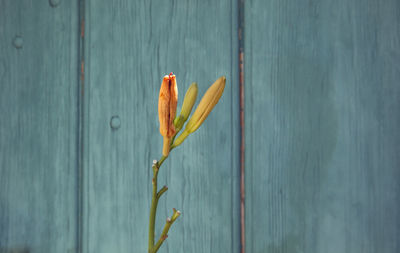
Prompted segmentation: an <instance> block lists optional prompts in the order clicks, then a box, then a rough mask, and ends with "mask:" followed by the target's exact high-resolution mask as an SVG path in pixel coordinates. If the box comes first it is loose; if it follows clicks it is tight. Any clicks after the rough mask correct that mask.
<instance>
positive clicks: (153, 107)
mask: <svg viewBox="0 0 400 253" xmlns="http://www.w3.org/2000/svg"><path fill="white" fill-rule="evenodd" d="M85 9H86V13H85V15H86V20H85V24H86V28H85V30H86V34H85V58H86V60H85V72H86V73H85V97H84V100H85V122H84V125H85V139H84V153H85V154H84V158H85V161H84V193H83V194H84V195H83V202H84V207H83V210H84V212H83V215H84V216H83V217H84V226H83V236H84V237H83V250H84V252H96V253H101V252H115V253H119V252H121V253H122V252H124V253H125V252H147V240H148V237H147V236H148V219H149V208H150V197H151V196H150V195H151V162H152V160H153V159H158V158H160V156H161V148H162V137H161V135H160V133H159V124H158V113H157V100H158V92H159V88H160V85H161V80H162V77H163V76H164V75H165V74H168V73H169V72H171V71H173V72H174V73H175V74H176V76H177V82H178V86H179V94H180V95H179V97H180V102H179V103H178V107H179V106H181V102H182V99H183V96H184V94H185V91H186V89H187V88H188V87H189V85H190V84H191V82H193V81H196V82H198V85H199V95H202V94H204V92H205V91H206V89H207V88H208V86H209V85H211V84H212V82H214V81H215V80H216V79H217V78H218V77H219V76H221V75H226V76H227V86H226V89H225V93H224V95H223V96H222V99H221V101H220V103H219V104H218V105H217V106H216V108H215V111H213V112H212V113H211V115H210V116H209V118H208V119H207V120H206V121H205V124H204V125H203V126H202V127H200V129H199V130H198V131H197V132H196V133H194V134H193V136H190V137H189V139H187V140H186V141H185V142H184V143H183V144H182V146H180V147H179V148H177V149H175V150H173V152H172V153H171V155H170V157H169V158H168V160H167V161H166V162H165V163H164V164H163V166H162V168H161V170H160V173H159V176H158V182H159V187H160V188H161V187H162V186H163V185H164V184H165V185H168V187H169V190H168V191H167V193H166V194H164V195H163V197H162V198H161V200H160V202H159V208H158V216H157V218H158V219H157V222H156V236H159V235H160V233H161V229H162V226H163V225H164V223H165V219H166V218H167V216H170V215H171V214H172V208H173V207H175V208H177V209H178V210H181V211H182V213H183V214H182V216H181V217H179V219H178V220H177V221H176V222H175V223H174V225H173V227H172V228H171V230H170V233H169V234H170V236H169V237H168V239H167V242H166V243H165V244H164V245H163V246H162V248H161V249H160V252H185V253H186V252H192V253H195V252H238V250H239V219H238V217H239V212H238V211H239V203H238V200H239V199H238V187H237V186H238V165H239V163H238V162H239V161H238V150H239V147H238V134H239V132H238V105H237V101H238V97H237V96H238V90H237V43H236V38H237V31H236V12H237V11H236V5H235V2H234V1H233V2H231V1H228V0H224V1H218V2H216V1H161V0H159V1H122V0H118V1H106V0H96V1H93V0H91V1H86V7H85ZM113 116H114V117H118V118H119V121H120V126H118V124H116V125H114V128H113V127H112V126H111V125H110V120H111V118H112V117H113ZM115 123H116V122H115Z"/></svg>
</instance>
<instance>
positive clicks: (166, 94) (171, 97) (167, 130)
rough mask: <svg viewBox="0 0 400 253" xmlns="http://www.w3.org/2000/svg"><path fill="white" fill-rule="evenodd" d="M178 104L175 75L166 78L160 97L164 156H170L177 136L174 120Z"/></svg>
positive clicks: (162, 84) (159, 114) (159, 110)
mask: <svg viewBox="0 0 400 253" xmlns="http://www.w3.org/2000/svg"><path fill="white" fill-rule="evenodd" d="M177 104H178V87H177V84H176V77H175V75H174V74H172V73H170V74H169V75H166V76H164V78H163V81H162V83H161V88H160V95H159V97H158V118H159V120H160V133H161V135H162V136H164V146H163V155H164V156H168V154H169V144H170V142H171V137H173V136H174V135H175V127H174V119H175V114H176V106H177Z"/></svg>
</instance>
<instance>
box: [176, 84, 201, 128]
mask: <svg viewBox="0 0 400 253" xmlns="http://www.w3.org/2000/svg"><path fill="white" fill-rule="evenodd" d="M197 92H198V88H197V83H192V84H191V85H190V87H189V88H188V90H187V91H186V94H185V98H184V99H183V104H182V110H181V113H180V114H179V116H178V117H176V118H175V120H174V125H175V130H176V132H179V131H180V130H181V129H182V126H183V124H184V123H185V122H186V120H187V119H188V118H189V115H190V113H191V111H192V108H193V105H194V103H195V102H196V98H197Z"/></svg>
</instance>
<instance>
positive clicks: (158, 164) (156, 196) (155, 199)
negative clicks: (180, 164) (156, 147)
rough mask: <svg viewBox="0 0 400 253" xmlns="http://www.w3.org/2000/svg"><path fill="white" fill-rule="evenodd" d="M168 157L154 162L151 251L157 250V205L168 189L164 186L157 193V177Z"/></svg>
mask: <svg viewBox="0 0 400 253" xmlns="http://www.w3.org/2000/svg"><path fill="white" fill-rule="evenodd" d="M165 159H167V156H162V157H161V159H160V160H159V161H158V162H156V163H155V164H153V179H152V182H151V183H152V185H153V192H152V196H151V207H150V221H149V251H148V252H149V253H153V252H156V251H154V228H155V223H156V212H157V205H158V199H159V198H160V197H161V195H162V194H163V193H164V192H166V191H167V190H168V188H167V187H166V186H164V187H163V188H162V189H161V190H160V192H158V193H157V177H158V171H159V169H160V167H161V165H162V164H163V162H164V161H165Z"/></svg>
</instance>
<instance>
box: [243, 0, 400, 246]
mask: <svg viewBox="0 0 400 253" xmlns="http://www.w3.org/2000/svg"><path fill="white" fill-rule="evenodd" d="M399 7H400V6H399V2H398V1H396V0H389V1H374V0H367V1H357V0H354V1H346V0H339V1H331V0H322V1H307V2H304V1H298V2H296V1H288V0H271V1H262V0H248V1H246V28H245V29H246V32H245V38H246V41H245V42H246V45H245V78H246V82H245V83H246V190H247V192H246V201H247V202H246V204H247V205H246V214H247V215H246V222H247V223H246V224H247V225H246V231H247V234H246V236H247V240H246V242H247V247H246V249H247V252H252V253H261V252H310V253H312V252H325V253H329V252H352V253H357V252H388V253H389V252H390V253H394V252H399V250H400V244H399V240H398V237H399V234H400V205H399V203H400V197H399V196H400V185H399V183H398V182H399V179H400V170H399V162H400V159H399V155H398V154H399V152H400V133H399V131H398V129H400V115H399V112H398V110H399V108H400V99H399V95H400V85H399V80H400V69H399V65H400V58H399V48H400V33H399V31H400V22H399V19H400V15H399Z"/></svg>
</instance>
